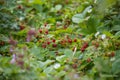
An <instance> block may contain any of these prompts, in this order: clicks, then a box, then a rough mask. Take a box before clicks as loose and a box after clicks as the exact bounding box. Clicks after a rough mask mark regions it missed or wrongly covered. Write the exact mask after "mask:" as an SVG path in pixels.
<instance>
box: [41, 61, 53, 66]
mask: <svg viewBox="0 0 120 80" xmlns="http://www.w3.org/2000/svg"><path fill="white" fill-rule="evenodd" d="M39 62H40V67H41V68H45V67H47V66H48V65H50V64H52V63H53V62H54V60H47V61H45V62H42V61H39Z"/></svg>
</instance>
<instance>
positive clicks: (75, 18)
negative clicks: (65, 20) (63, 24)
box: [72, 13, 84, 24]
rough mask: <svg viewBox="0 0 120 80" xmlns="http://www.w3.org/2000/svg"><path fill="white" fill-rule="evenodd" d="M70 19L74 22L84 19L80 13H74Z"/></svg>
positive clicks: (80, 21)
mask: <svg viewBox="0 0 120 80" xmlns="http://www.w3.org/2000/svg"><path fill="white" fill-rule="evenodd" d="M72 21H73V22H74V23H77V24H78V23H82V22H83V21H84V15H83V14H82V13H81V14H75V15H74V16H73V17H72Z"/></svg>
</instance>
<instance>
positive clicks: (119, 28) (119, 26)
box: [111, 25, 120, 31]
mask: <svg viewBox="0 0 120 80" xmlns="http://www.w3.org/2000/svg"><path fill="white" fill-rule="evenodd" d="M111 30H112V31H120V25H115V26H113V28H112V29H111Z"/></svg>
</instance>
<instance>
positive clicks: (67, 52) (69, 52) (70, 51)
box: [64, 49, 73, 58]
mask: <svg viewBox="0 0 120 80" xmlns="http://www.w3.org/2000/svg"><path fill="white" fill-rule="evenodd" d="M64 54H65V56H66V57H69V58H70V57H72V56H73V51H72V50H70V49H65V51H64Z"/></svg>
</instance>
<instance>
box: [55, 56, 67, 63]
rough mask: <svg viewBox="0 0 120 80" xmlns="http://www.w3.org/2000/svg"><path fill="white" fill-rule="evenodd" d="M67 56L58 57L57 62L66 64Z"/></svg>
mask: <svg viewBox="0 0 120 80" xmlns="http://www.w3.org/2000/svg"><path fill="white" fill-rule="evenodd" d="M66 58H67V57H66V56H65V55H61V56H57V57H56V60H57V61H58V62H64V61H65V60H66Z"/></svg>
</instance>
